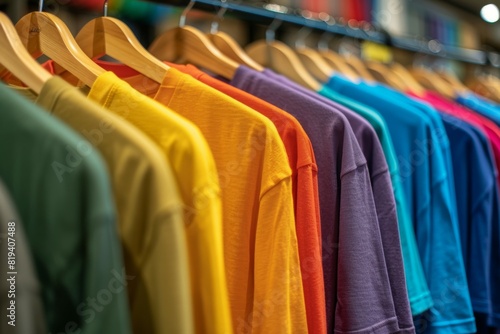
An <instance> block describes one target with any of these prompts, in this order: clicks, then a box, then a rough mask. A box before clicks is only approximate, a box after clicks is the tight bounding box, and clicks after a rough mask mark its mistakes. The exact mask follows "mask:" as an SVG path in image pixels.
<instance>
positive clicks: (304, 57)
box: [295, 46, 335, 82]
mask: <svg viewBox="0 0 500 334" xmlns="http://www.w3.org/2000/svg"><path fill="white" fill-rule="evenodd" d="M295 52H296V53H297V55H298V56H299V59H300V60H301V61H302V64H304V67H305V68H306V69H307V71H308V72H309V73H311V74H312V75H313V76H314V77H315V78H316V79H317V80H318V81H320V82H327V81H328V80H330V78H331V77H332V76H333V75H334V74H335V70H334V69H333V68H332V67H331V66H330V65H329V64H328V63H327V62H326V61H325V60H324V59H323V57H321V55H320V54H319V53H318V51H316V50H314V49H311V48H308V47H306V46H299V47H296V48H295Z"/></svg>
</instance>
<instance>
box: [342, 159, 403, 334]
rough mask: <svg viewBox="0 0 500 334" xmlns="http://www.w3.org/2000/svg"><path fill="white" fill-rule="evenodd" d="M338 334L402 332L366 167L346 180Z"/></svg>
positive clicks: (343, 206) (343, 203)
mask: <svg viewBox="0 0 500 334" xmlns="http://www.w3.org/2000/svg"><path fill="white" fill-rule="evenodd" d="M341 189H342V191H341V198H340V225H339V228H338V233H337V235H338V236H337V238H338V239H337V240H336V241H334V242H336V243H337V245H338V257H337V259H334V260H336V262H337V272H338V278H337V304H336V308H335V332H336V333H360V334H361V333H373V332H379V333H393V332H397V331H399V326H398V319H397V317H396V313H395V309H394V303H393V297H392V293H391V287H390V283H389V278H388V275H387V265H386V262H385V258H384V251H383V247H382V240H381V235H380V229H379V223H378V220H377V213H376V209H375V204H374V199H373V194H372V191H371V184H370V178H369V175H368V169H367V168H366V165H363V166H360V167H358V168H356V169H355V170H352V171H350V172H347V173H345V174H344V175H343V176H342V177H341Z"/></svg>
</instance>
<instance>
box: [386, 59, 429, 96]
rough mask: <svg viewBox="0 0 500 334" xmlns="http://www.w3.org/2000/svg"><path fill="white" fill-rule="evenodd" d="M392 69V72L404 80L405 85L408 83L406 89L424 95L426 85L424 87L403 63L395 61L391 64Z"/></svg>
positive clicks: (401, 80)
mask: <svg viewBox="0 0 500 334" xmlns="http://www.w3.org/2000/svg"><path fill="white" fill-rule="evenodd" d="M391 70H392V73H393V74H394V75H395V76H397V77H399V79H400V82H402V83H403V84H404V85H406V89H407V90H409V91H411V92H413V93H415V94H417V95H419V96H422V95H423V94H424V93H425V90H426V89H425V87H423V86H422V85H421V84H420V83H419V82H418V81H417V80H415V78H414V77H413V75H411V73H410V72H409V71H408V70H407V69H406V67H404V66H403V65H401V64H400V63H396V62H393V63H392V65H391Z"/></svg>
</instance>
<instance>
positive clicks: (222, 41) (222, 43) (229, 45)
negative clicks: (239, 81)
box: [207, 0, 264, 72]
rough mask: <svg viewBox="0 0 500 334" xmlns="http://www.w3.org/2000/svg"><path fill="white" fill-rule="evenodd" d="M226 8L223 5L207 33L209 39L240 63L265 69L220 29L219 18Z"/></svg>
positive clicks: (261, 69) (220, 18) (255, 68)
mask: <svg viewBox="0 0 500 334" xmlns="http://www.w3.org/2000/svg"><path fill="white" fill-rule="evenodd" d="M223 1H224V0H221V3H224V2H223ZM226 10H227V7H226V6H221V8H220V9H219V12H218V13H217V18H216V19H215V20H214V21H213V22H212V24H211V27H210V33H208V34H207V37H208V39H209V40H210V41H211V42H212V43H213V45H214V46H215V47H216V48H217V49H218V50H219V51H220V52H222V53H223V54H224V55H226V56H227V57H228V58H230V59H232V60H234V61H235V62H237V63H238V64H242V65H245V66H247V67H249V68H252V69H254V70H256V71H259V72H262V71H264V68H263V67H262V66H260V65H259V64H258V63H257V62H256V61H254V60H253V59H252V58H250V56H249V55H247V54H246V52H245V51H244V50H243V49H242V48H241V46H240V45H239V44H238V43H237V42H236V41H235V40H234V39H233V38H232V37H231V36H229V35H228V34H226V33H224V32H221V31H219V20H222V18H223V16H224V13H225V12H226Z"/></svg>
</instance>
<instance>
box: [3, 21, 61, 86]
mask: <svg viewBox="0 0 500 334" xmlns="http://www.w3.org/2000/svg"><path fill="white" fill-rule="evenodd" d="M0 48H1V49H2V52H0V64H1V65H2V66H3V68H1V67H0V73H2V72H3V70H4V69H7V70H9V71H10V72H11V73H12V74H13V75H14V76H16V77H17V78H18V79H19V80H21V81H22V82H24V83H25V84H26V85H27V86H28V87H29V88H30V89H31V90H33V91H34V92H35V93H36V94H40V92H41V91H42V87H43V85H44V84H45V83H46V82H47V80H49V79H50V78H51V77H52V75H51V74H50V73H49V72H47V71H46V70H45V69H44V68H43V67H42V66H40V64H38V63H37V62H36V60H35V59H33V57H31V55H30V54H29V53H28V51H27V50H26V48H25V47H24V45H23V43H22V42H21V40H20V39H19V35H18V34H17V31H16V28H15V27H14V25H13V24H12V22H11V21H10V20H9V18H8V17H7V15H5V14H4V13H2V12H0Z"/></svg>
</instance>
